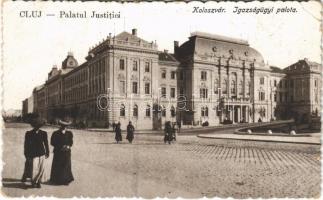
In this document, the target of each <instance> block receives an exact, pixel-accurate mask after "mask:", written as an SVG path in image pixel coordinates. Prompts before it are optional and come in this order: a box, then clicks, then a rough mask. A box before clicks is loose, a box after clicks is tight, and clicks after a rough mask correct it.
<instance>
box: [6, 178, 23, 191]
mask: <svg viewBox="0 0 323 200" xmlns="http://www.w3.org/2000/svg"><path fill="white" fill-rule="evenodd" d="M2 186H3V187H6V188H17V189H24V190H26V189H28V188H29V187H28V185H26V184H24V183H22V182H21V180H20V179H15V178H3V179H2Z"/></svg>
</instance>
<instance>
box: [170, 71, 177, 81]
mask: <svg viewBox="0 0 323 200" xmlns="http://www.w3.org/2000/svg"><path fill="white" fill-rule="evenodd" d="M175 74H176V72H175V71H171V74H170V78H171V79H175Z"/></svg>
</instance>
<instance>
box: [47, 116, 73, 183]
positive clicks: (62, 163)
mask: <svg viewBox="0 0 323 200" xmlns="http://www.w3.org/2000/svg"><path fill="white" fill-rule="evenodd" d="M59 124H60V125H61V127H60V129H59V130H57V131H55V132H54V133H53V135H52V137H51V145H52V146H53V147H54V157H53V163H52V170H51V173H50V181H51V182H52V183H53V184H56V185H68V184H69V183H71V182H72V181H73V180H74V177H73V174H72V163H71V147H72V145H73V133H72V132H71V131H69V130H66V127H67V126H68V125H70V124H71V122H65V121H62V120H59Z"/></svg>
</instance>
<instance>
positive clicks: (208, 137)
mask: <svg viewBox="0 0 323 200" xmlns="http://www.w3.org/2000/svg"><path fill="white" fill-rule="evenodd" d="M197 137H198V138H204V139H218V140H219V139H222V140H244V141H256V142H257V141H258V142H276V143H293V144H311V145H321V143H317V142H295V141H293V142H291V141H277V140H258V139H243V138H230V137H227V138H220V137H216V136H215V137H210V136H201V135H197Z"/></svg>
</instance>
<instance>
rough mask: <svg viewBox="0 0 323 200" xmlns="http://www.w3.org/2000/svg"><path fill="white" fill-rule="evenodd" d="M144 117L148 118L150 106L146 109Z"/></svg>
mask: <svg viewBox="0 0 323 200" xmlns="http://www.w3.org/2000/svg"><path fill="white" fill-rule="evenodd" d="M146 117H150V105H147V107H146Z"/></svg>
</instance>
